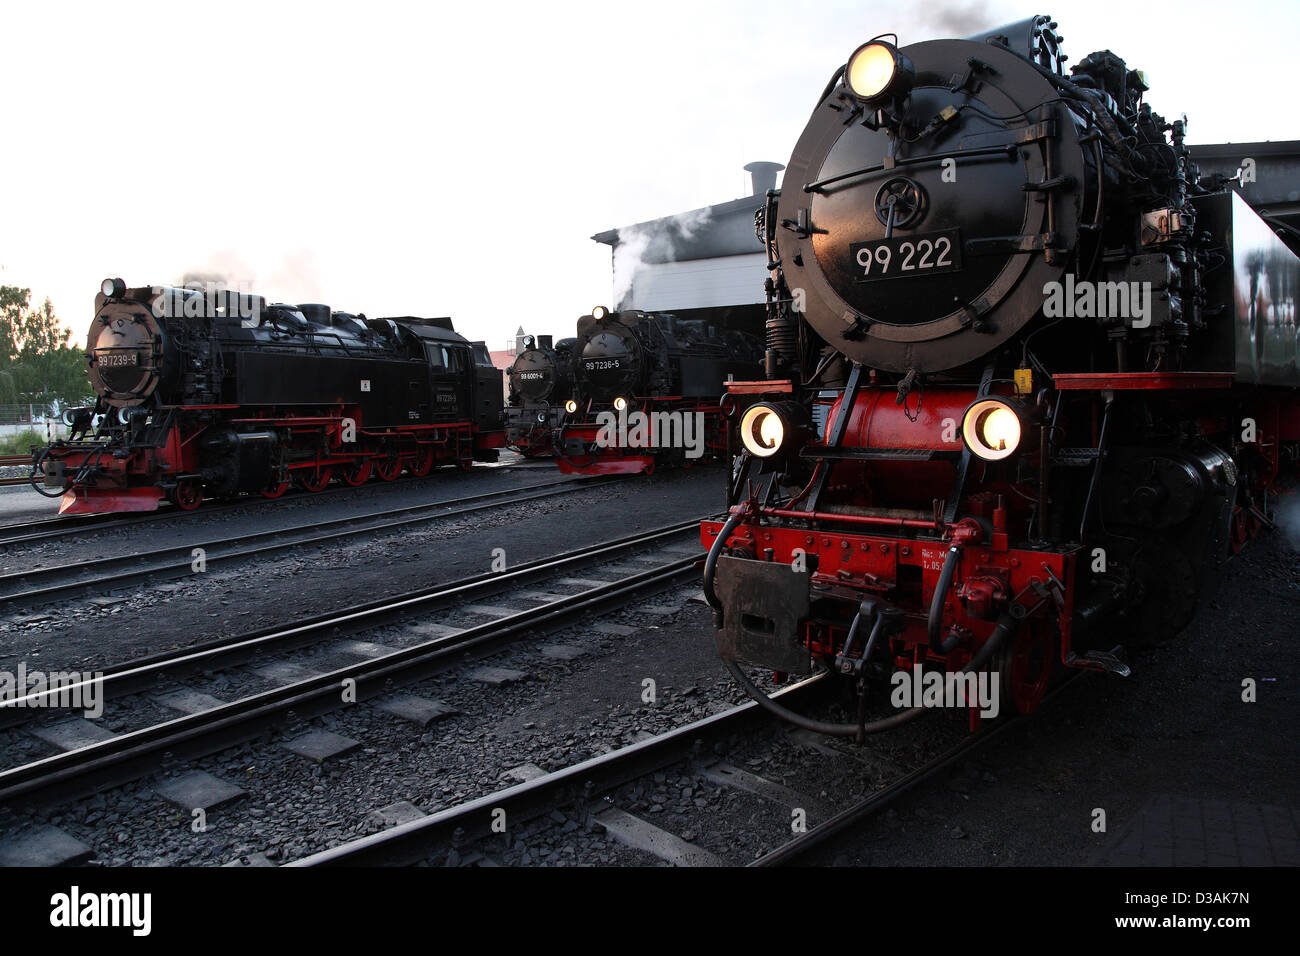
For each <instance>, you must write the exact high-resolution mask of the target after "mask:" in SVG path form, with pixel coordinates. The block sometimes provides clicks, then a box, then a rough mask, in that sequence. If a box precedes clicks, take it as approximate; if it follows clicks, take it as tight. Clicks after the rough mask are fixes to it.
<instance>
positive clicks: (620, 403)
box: [614, 396, 627, 412]
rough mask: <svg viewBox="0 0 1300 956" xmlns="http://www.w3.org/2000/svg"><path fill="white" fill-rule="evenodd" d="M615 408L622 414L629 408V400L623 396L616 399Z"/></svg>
mask: <svg viewBox="0 0 1300 956" xmlns="http://www.w3.org/2000/svg"><path fill="white" fill-rule="evenodd" d="M614 407H615V408H617V409H618V410H619V411H620V412H621V411H622V410H623V409H625V408H627V399H626V398H623V397H622V396H620V397H618V398H616V399H614Z"/></svg>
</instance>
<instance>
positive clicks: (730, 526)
mask: <svg viewBox="0 0 1300 956" xmlns="http://www.w3.org/2000/svg"><path fill="white" fill-rule="evenodd" d="M744 517H745V515H744V512H742V511H733V512H732V513H731V514H730V516H728V518H727V520H726V523H724V524H723V526H722V530H721V531H719V532H718V537H717V538H716V539H714V542H713V544H712V545H710V546H709V556H708V557H707V558H705V560H704V600H706V601H708V602H709V607H711V608H713V610H714V612H715V613H714V624H715V626H717V627H721V626H722V601H720V600H719V599H718V595H717V592H715V591H714V590H713V574H714V572H715V571H716V570H717V568H718V558H719V557H720V556H721V555H722V549H723V548H725V547H726V546H727V539H728V538H730V537H731V533H732V532H733V531H735V530H736V526H737V525H738V524H740V522H741V521H742V520H744Z"/></svg>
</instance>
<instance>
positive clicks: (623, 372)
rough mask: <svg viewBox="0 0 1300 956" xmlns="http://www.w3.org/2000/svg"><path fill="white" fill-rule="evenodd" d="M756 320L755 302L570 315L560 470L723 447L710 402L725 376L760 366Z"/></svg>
mask: <svg viewBox="0 0 1300 956" xmlns="http://www.w3.org/2000/svg"><path fill="white" fill-rule="evenodd" d="M761 322H762V313H761V310H759V309H758V307H755V308H753V309H746V308H744V307H738V308H732V309H695V310H691V311H690V312H686V313H680V314H670V313H666V312H640V311H625V312H610V311H609V310H608V309H606V308H604V307H603V306H597V307H596V308H595V309H592V311H591V314H590V315H584V316H583V317H582V318H580V319H579V320H578V334H577V338H576V340H575V343H574V346H573V354H574V378H575V386H574V397H573V399H572V400H570V401H569V402H568V404H567V405H566V406H565V408H566V411H567V413H568V414H567V415H566V417H565V420H564V422H563V424H562V425H561V427H560V428H559V429H558V431H557V436H556V448H557V454H558V456H559V464H560V469H561V470H562V471H565V472H569V473H580V474H636V473H638V472H647V473H649V472H653V471H654V469H655V466H656V464H665V463H674V464H690V463H692V462H694V461H696V460H698V459H700V458H703V457H705V456H717V455H721V454H725V453H726V449H727V445H726V440H727V439H726V429H725V428H724V427H723V425H722V419H721V417H720V415H719V406H718V401H719V398H720V397H721V396H722V394H723V391H724V387H725V383H726V382H727V381H728V380H730V379H751V378H753V377H755V376H756V375H758V374H759V370H760V369H761V362H760V360H761V355H762V344H761V342H760V340H759V337H758V335H757V334H756V332H757V330H758V329H759V328H761ZM750 329H753V330H754V331H749V330H750Z"/></svg>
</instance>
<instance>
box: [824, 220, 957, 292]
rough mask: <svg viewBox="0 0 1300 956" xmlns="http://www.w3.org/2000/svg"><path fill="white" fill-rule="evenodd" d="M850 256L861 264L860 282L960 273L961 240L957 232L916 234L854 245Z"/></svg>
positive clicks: (857, 278) (857, 263)
mask: <svg viewBox="0 0 1300 956" xmlns="http://www.w3.org/2000/svg"><path fill="white" fill-rule="evenodd" d="M849 255H851V256H852V257H853V261H854V263H856V265H857V272H856V273H855V279H856V281H858V282H870V281H872V280H873V279H898V278H901V277H902V276H921V275H934V274H935V273H937V272H957V271H958V270H960V269H961V240H960V237H959V236H958V231H957V230H956V229H947V230H944V231H943V232H923V233H914V234H912V235H907V236H894V237H893V238H892V239H874V240H872V241H871V242H853V243H850V244H849Z"/></svg>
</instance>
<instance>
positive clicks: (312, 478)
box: [298, 465, 333, 494]
mask: <svg viewBox="0 0 1300 956" xmlns="http://www.w3.org/2000/svg"><path fill="white" fill-rule="evenodd" d="M332 475H333V469H332V468H330V466H329V465H326V466H325V467H324V468H317V469H316V470H315V471H303V472H302V473H301V474H299V475H298V484H299V485H301V486H302V488H303V490H304V491H310V492H312V493H313V494H314V493H315V492H317V491H324V490H325V486H326V485H328V484H329V483H330V477H331V476H332Z"/></svg>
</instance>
